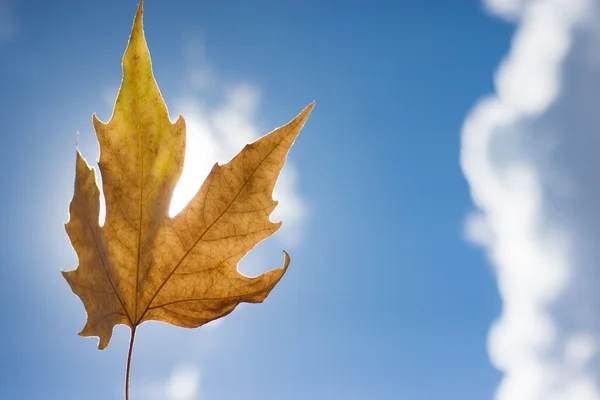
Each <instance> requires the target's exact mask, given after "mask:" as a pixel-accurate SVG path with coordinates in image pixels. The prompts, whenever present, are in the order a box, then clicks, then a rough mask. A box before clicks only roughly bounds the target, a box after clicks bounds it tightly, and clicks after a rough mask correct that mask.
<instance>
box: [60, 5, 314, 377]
mask: <svg viewBox="0 0 600 400" xmlns="http://www.w3.org/2000/svg"><path fill="white" fill-rule="evenodd" d="M142 14H143V0H142V2H140V5H139V8H138V11H137V14H136V17H135V20H134V24H133V29H132V33H131V37H130V39H129V44H128V46H127V49H126V51H125V55H124V56H123V81H122V85H121V89H120V91H119V95H118V97H117V101H116V104H115V108H114V112H113V115H112V117H111V119H110V121H109V122H108V123H103V122H100V121H99V120H98V118H97V117H96V115H94V116H93V123H94V127H95V129H96V133H97V136H98V141H99V144H100V160H99V167H100V172H101V176H102V186H103V192H104V197H105V200H106V220H105V223H104V225H103V226H100V224H99V212H100V189H99V188H98V186H97V184H96V177H95V172H94V170H93V169H92V168H90V167H89V165H88V164H87V162H86V161H85V159H84V158H83V157H82V156H81V154H80V153H79V151H78V152H77V168H76V177H75V192H74V195H73V199H72V200H71V205H70V208H69V213H70V218H69V222H68V223H67V224H66V230H67V233H68V235H69V237H70V239H71V243H72V244H73V247H74V249H75V251H76V253H77V256H78V258H79V266H78V267H77V269H76V270H73V271H68V272H63V275H64V277H65V279H66V280H67V282H68V283H69V285H70V286H71V289H72V290H73V292H74V293H75V294H77V295H78V296H79V297H80V298H81V300H82V302H83V304H84V306H85V309H86V311H87V315H88V319H87V323H86V324H85V327H84V328H83V330H82V331H81V332H80V335H82V336H98V337H99V339H100V341H99V345H98V347H99V349H104V348H105V347H106V346H107V345H108V343H109V341H110V338H111V335H112V330H113V328H114V326H115V325H117V324H124V325H127V326H129V327H130V328H131V329H132V335H131V340H132V342H131V346H130V352H131V347H132V346H133V338H134V336H135V329H136V327H137V326H138V325H140V324H141V323H142V322H144V321H149V320H156V321H163V322H168V323H170V324H173V325H177V326H181V327H186V328H194V327H198V326H201V325H203V324H205V323H207V322H209V321H212V320H214V319H217V318H220V317H223V316H225V315H227V314H228V313H230V312H231V311H232V310H233V309H234V308H235V307H236V306H237V305H238V304H239V303H241V302H248V303H257V302H262V301H263V300H264V299H265V298H266V297H267V295H268V294H269V292H270V291H271V290H272V289H273V287H274V286H275V284H277V282H279V280H280V279H281V277H282V276H283V274H284V273H285V271H286V269H287V267H288V264H289V262H290V259H289V256H288V254H287V253H285V252H284V253H285V257H284V263H283V267H281V268H277V269H274V270H271V271H269V272H266V273H265V274H262V275H260V276H257V277H254V278H251V277H247V276H244V275H242V274H241V273H239V272H238V270H237V265H238V262H239V261H240V259H241V258H242V257H243V256H244V255H245V254H246V253H247V252H248V251H250V250H251V249H252V248H253V247H254V246H255V245H256V244H258V243H259V242H260V241H262V240H263V239H265V238H266V237H268V236H270V235H272V234H273V233H274V232H275V231H277V230H278V229H279V227H280V226H281V223H280V222H279V223H274V222H271V221H270V219H269V216H270V214H271V212H272V211H273V209H274V208H275V206H276V205H277V202H276V201H274V200H273V198H272V193H273V188H274V186H275V183H276V181H277V177H278V175H279V172H280V170H281V168H282V167H283V165H284V162H285V159H286V157H287V153H288V151H289V149H290V146H291V145H292V143H293V142H294V140H295V138H296V136H297V135H298V133H299V132H300V129H301V128H302V126H303V125H304V123H305V121H306V119H307V118H308V115H309V114H310V111H311V110H312V107H313V105H314V103H313V104H311V105H309V106H308V107H307V108H306V109H305V110H304V111H302V112H301V113H300V114H299V115H298V116H297V117H296V118H294V119H293V120H292V121H291V122H290V123H288V124H287V125H285V126H283V127H281V128H278V129H276V130H274V131H273V132H271V133H269V134H267V135H265V136H263V137H262V138H260V139H258V140H257V141H255V142H254V143H252V144H249V145H247V146H245V147H244V148H243V150H242V151H241V152H240V153H239V154H238V155H236V156H235V157H234V158H233V159H232V160H231V161H230V162H228V163H227V164H224V165H219V164H215V165H214V167H213V168H212V170H211V172H210V174H209V175H208V177H207V178H206V180H205V182H204V184H203V185H202V187H201V188H200V190H199V191H198V192H197V193H196V195H195V196H194V197H193V198H192V200H191V201H190V202H189V204H188V205H187V206H186V207H185V208H184V209H183V210H182V211H181V212H180V213H179V214H177V215H176V216H175V217H173V218H170V217H169V214H168V210H169V204H170V202H171V198H172V195H173V190H174V189H175V185H176V184H177V182H178V180H179V177H180V175H181V172H182V169H183V160H184V152H185V121H184V119H183V117H181V116H179V118H178V119H177V121H176V122H175V123H171V121H170V120H169V115H168V111H167V107H166V105H165V102H164V100H163V98H162V96H161V94H160V91H159V89H158V86H157V84H156V81H155V79H154V76H153V73H152V65H151V61H150V54H149V51H148V47H147V44H146V40H145V38H144V32H143V27H142ZM128 369H129V367H128ZM127 382H128V380H127Z"/></svg>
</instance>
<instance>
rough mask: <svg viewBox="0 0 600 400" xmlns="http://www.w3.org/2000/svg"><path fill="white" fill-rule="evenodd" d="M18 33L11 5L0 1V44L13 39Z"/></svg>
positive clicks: (3, 0)
mask: <svg viewBox="0 0 600 400" xmlns="http://www.w3.org/2000/svg"><path fill="white" fill-rule="evenodd" d="M18 32H19V24H18V22H17V19H16V17H15V15H14V12H13V9H12V6H11V4H10V3H9V2H8V1H6V0H0V42H6V41H9V40H11V39H13V38H14V37H15V36H16V35H17V33H18Z"/></svg>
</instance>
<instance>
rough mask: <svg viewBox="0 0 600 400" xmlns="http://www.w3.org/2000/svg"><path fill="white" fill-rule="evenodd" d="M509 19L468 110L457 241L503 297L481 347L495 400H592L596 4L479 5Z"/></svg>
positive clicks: (597, 384) (492, 1)
mask: <svg viewBox="0 0 600 400" xmlns="http://www.w3.org/2000/svg"><path fill="white" fill-rule="evenodd" d="M485 4H486V6H487V7H488V9H489V10H490V11H491V12H493V13H496V14H498V15H500V16H503V17H506V18H509V19H511V20H514V21H517V23H518V27H517V31H516V34H515V37H514V39H513V42H512V46H511V49H510V52H509V54H508V55H507V57H506V58H505V59H504V61H503V62H502V64H501V65H500V67H499V69H498V71H497V73H496V76H495V86H496V93H495V94H494V95H493V96H490V97H488V98H485V99H482V100H481V101H480V102H479V103H478V104H477V105H476V106H475V107H474V109H473V110H472V111H471V113H470V114H469V115H468V117H467V119H466V121H465V124H464V128H463V136H462V149H461V164H462V168H463V171H464V174H465V176H466V178H467V180H468V182H469V184H470V188H471V195H472V198H473V201H474V203H475V204H476V206H477V207H478V210H477V211H476V212H474V213H473V214H472V215H471V216H469V217H468V219H467V223H466V225H465V231H466V233H467V236H469V237H470V238H471V240H473V241H475V242H477V243H479V244H481V245H482V246H484V247H485V248H486V250H487V253H488V256H489V258H490V260H491V262H492V264H493V265H494V267H495V271H496V274H497V278H498V286H499V289H500V294H501V296H502V300H503V309H502V315H501V317H500V319H499V320H498V321H496V323H495V324H494V326H493V327H492V330H491V332H490V336H489V342H488V348H489V353H490V357H491V360H492V362H493V364H494V365H495V366H496V367H497V368H498V369H499V370H501V371H502V372H503V373H504V377H503V380H502V382H501V385H500V387H499V388H498V391H497V393H496V398H497V399H498V400H520V399H528V400H598V399H600V357H599V353H598V350H599V346H600V291H599V290H598V286H599V285H600V246H598V242H599V241H600V212H599V210H600V175H599V174H598V173H597V171H598V170H599V169H600V158H599V157H598V153H599V152H600V135H599V133H600V112H598V109H599V107H600V51H599V50H600V10H599V7H598V3H597V2H596V1H595V0H487V1H486V2H485Z"/></svg>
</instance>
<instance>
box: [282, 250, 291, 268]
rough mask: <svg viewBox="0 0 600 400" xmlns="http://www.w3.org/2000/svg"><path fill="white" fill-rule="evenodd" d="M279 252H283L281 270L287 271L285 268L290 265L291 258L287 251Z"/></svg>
mask: <svg viewBox="0 0 600 400" xmlns="http://www.w3.org/2000/svg"><path fill="white" fill-rule="evenodd" d="M281 251H283V254H284V259H283V268H284V269H287V267H288V266H289V265H290V261H291V258H290V255H289V254H288V252H287V251H285V250H281Z"/></svg>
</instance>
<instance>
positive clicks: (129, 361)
mask: <svg viewBox="0 0 600 400" xmlns="http://www.w3.org/2000/svg"><path fill="white" fill-rule="evenodd" d="M136 328H137V326H134V327H133V328H131V340H130V341H129V354H128V355H127V371H126V372H125V400H129V375H130V372H131V355H132V354H133V341H134V340H135V329H136Z"/></svg>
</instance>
